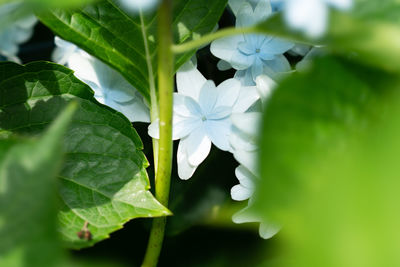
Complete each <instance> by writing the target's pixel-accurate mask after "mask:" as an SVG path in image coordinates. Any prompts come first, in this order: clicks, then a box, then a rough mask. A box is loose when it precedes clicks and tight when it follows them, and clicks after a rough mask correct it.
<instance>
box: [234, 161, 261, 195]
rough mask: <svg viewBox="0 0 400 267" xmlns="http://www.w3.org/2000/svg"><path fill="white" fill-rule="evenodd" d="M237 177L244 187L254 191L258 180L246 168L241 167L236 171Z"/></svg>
mask: <svg viewBox="0 0 400 267" xmlns="http://www.w3.org/2000/svg"><path fill="white" fill-rule="evenodd" d="M235 175H236V178H237V179H238V180H239V182H240V184H241V185H242V186H243V187H245V188H247V189H249V190H252V192H253V191H254V188H255V187H254V186H255V185H254V182H255V180H256V179H257V178H256V176H254V175H253V174H252V173H251V172H250V171H249V170H248V169H247V168H246V167H244V166H243V165H239V166H238V167H237V168H236V169H235Z"/></svg>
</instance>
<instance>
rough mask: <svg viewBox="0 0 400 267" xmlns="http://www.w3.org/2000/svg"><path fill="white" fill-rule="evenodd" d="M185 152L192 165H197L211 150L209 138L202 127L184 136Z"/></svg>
mask: <svg viewBox="0 0 400 267" xmlns="http://www.w3.org/2000/svg"><path fill="white" fill-rule="evenodd" d="M185 144H186V153H187V157H188V162H189V164H190V165H192V166H198V165H200V163H202V162H203V161H204V160H205V159H206V158H207V156H208V154H209V153H210V150H211V141H210V138H208V136H207V135H206V132H205V131H204V128H203V127H198V128H196V129H195V130H193V131H192V132H191V133H190V134H189V135H188V136H187V137H186V138H185Z"/></svg>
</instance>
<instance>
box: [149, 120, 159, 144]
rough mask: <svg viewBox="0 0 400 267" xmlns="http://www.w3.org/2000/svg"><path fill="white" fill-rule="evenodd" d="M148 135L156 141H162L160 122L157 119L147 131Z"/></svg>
mask: <svg viewBox="0 0 400 267" xmlns="http://www.w3.org/2000/svg"><path fill="white" fill-rule="evenodd" d="M147 133H148V134H149V135H150V136H151V137H153V138H156V139H160V120H159V119H156V120H155V121H153V122H152V123H151V124H150V125H149V127H148V129H147Z"/></svg>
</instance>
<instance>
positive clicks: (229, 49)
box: [211, 0, 294, 85]
mask: <svg viewBox="0 0 400 267" xmlns="http://www.w3.org/2000/svg"><path fill="white" fill-rule="evenodd" d="M236 2H237V1H236ZM236 2H234V4H233V7H234V8H233V10H234V13H235V14H236V27H245V26H251V25H254V24H257V23H258V22H261V21H263V20H265V19H267V18H268V17H269V16H270V15H271V14H272V13H273V12H272V7H271V3H270V2H269V1H268V0H260V1H259V2H258V3H257V4H256V5H255V7H254V8H253V6H252V5H251V4H250V3H249V2H243V3H241V5H240V7H239V8H238V9H236V7H237V3H236ZM231 6H232V5H231ZM293 47H294V44H293V43H291V42H288V41H285V40H281V39H279V38H276V37H272V36H267V35H257V34H242V35H236V36H232V37H227V38H221V39H218V40H216V41H214V42H212V44H211V53H212V54H213V55H214V56H216V57H218V58H220V59H221V60H223V61H222V62H225V63H226V64H224V65H225V66H228V67H232V68H234V69H236V70H237V72H236V74H235V78H237V79H239V80H240V81H241V82H242V84H243V85H255V80H256V78H257V76H259V75H261V74H268V75H269V76H271V77H274V78H276V77H277V75H278V74H280V73H284V72H289V71H290V70H291V67H290V64H289V62H288V60H287V59H286V57H285V56H284V55H283V53H285V52H287V51H289V50H290V49H292V48H293ZM219 65H220V66H221V65H222V63H220V64H219ZM228 67H227V68H228ZM220 69H226V68H220Z"/></svg>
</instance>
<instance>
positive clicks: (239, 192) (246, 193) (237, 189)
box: [231, 184, 253, 201]
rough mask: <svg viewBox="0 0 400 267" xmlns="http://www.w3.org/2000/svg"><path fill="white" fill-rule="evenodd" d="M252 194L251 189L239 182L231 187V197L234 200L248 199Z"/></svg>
mask: <svg viewBox="0 0 400 267" xmlns="http://www.w3.org/2000/svg"><path fill="white" fill-rule="evenodd" d="M252 194H253V191H252V190H250V189H249V188H246V187H244V186H242V185H240V184H238V185H235V186H234V187H232V188H231V197H232V199H233V200H236V201H243V200H246V199H249V198H250V197H251V195H252Z"/></svg>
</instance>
